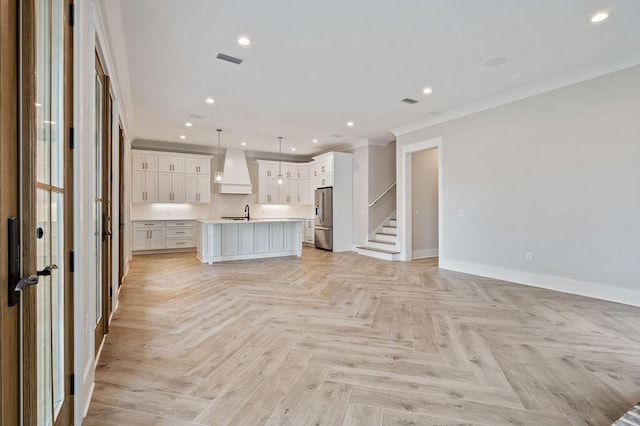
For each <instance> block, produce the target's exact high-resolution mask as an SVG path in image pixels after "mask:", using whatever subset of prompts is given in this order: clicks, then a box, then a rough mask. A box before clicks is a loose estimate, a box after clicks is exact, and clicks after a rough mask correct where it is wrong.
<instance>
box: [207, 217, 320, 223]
mask: <svg viewBox="0 0 640 426" xmlns="http://www.w3.org/2000/svg"><path fill="white" fill-rule="evenodd" d="M305 220H308V219H295V218H284V219H253V218H252V219H251V220H249V221H246V220H233V219H200V220H198V222H200V223H204V224H218V223H253V222H304V221H305Z"/></svg>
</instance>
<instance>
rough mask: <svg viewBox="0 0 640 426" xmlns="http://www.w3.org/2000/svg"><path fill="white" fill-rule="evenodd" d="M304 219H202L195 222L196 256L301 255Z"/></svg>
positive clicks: (210, 260) (217, 258)
mask: <svg viewBox="0 0 640 426" xmlns="http://www.w3.org/2000/svg"><path fill="white" fill-rule="evenodd" d="M303 223H304V219H251V220H242V221H241V220H232V219H206V220H198V221H197V223H196V247H197V250H198V254H197V256H198V259H199V260H200V261H201V262H202V263H208V264H209V265H212V264H213V263H214V262H224V261H227V260H242V259H257V258H264V257H280V256H298V257H300V256H302V239H303V235H302V233H303V226H302V225H303Z"/></svg>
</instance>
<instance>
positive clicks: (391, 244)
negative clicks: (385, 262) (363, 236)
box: [369, 240, 396, 246]
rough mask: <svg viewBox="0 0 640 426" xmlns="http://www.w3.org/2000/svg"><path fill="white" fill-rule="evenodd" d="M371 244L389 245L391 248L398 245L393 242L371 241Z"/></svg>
mask: <svg viewBox="0 0 640 426" xmlns="http://www.w3.org/2000/svg"><path fill="white" fill-rule="evenodd" d="M369 242H370V243H378V244H389V245H390V246H394V245H396V243H392V242H391V241H380V240H369Z"/></svg>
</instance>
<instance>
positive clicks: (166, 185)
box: [158, 173, 171, 203]
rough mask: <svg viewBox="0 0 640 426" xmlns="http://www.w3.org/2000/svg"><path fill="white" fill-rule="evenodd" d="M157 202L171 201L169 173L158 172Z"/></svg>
mask: <svg viewBox="0 0 640 426" xmlns="http://www.w3.org/2000/svg"><path fill="white" fill-rule="evenodd" d="M158 202H160V203H170V202H171V173H158Z"/></svg>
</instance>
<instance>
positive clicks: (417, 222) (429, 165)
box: [411, 148, 439, 259]
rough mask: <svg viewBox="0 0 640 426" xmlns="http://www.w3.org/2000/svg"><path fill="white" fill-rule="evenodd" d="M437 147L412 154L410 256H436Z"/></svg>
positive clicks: (413, 257)
mask: <svg viewBox="0 0 640 426" xmlns="http://www.w3.org/2000/svg"><path fill="white" fill-rule="evenodd" d="M438 151H439V149H438V148H430V149H425V150H422V151H417V152H414V153H412V154H411V187H412V191H411V214H412V215H413V223H412V229H411V240H412V247H411V258H412V259H425V258H432V257H437V256H438Z"/></svg>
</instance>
